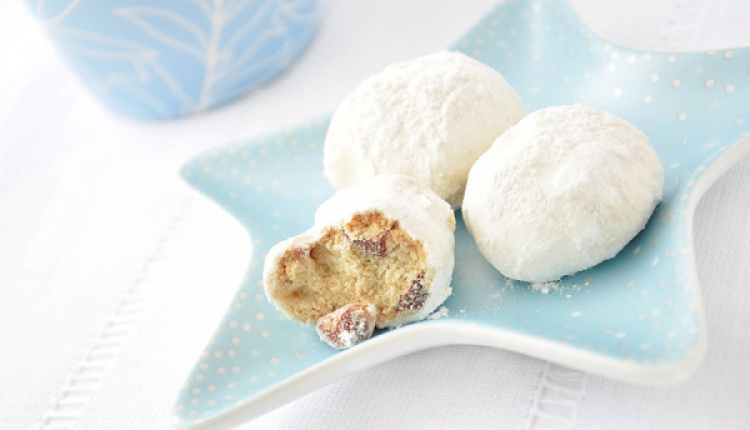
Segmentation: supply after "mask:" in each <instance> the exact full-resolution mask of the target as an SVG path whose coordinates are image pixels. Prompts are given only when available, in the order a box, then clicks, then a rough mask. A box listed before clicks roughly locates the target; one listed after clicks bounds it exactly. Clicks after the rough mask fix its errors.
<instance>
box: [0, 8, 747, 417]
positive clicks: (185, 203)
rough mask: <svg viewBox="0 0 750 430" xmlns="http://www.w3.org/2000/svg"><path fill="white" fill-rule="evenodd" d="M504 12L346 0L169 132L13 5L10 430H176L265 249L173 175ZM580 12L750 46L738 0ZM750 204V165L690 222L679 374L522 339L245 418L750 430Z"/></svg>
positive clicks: (378, 372) (6, 255) (5, 118)
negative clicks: (131, 115)
mask: <svg viewBox="0 0 750 430" xmlns="http://www.w3.org/2000/svg"><path fill="white" fill-rule="evenodd" d="M654 3H658V4H656V5H654ZM492 4H493V1H490V0H471V1H463V2H448V1H440V2H439V3H437V4H436V3H435V2H434V1H432V0H412V1H410V2H402V1H399V0H381V1H378V2H366V1H361V0H359V1H342V0H335V1H330V2H328V7H327V9H328V10H327V14H326V17H325V20H324V22H323V25H322V27H321V29H320V33H319V34H318V36H317V38H316V39H315V41H314V42H313V44H312V45H311V47H310V49H309V51H308V52H307V53H305V54H304V55H303V57H302V59H301V60H300V61H299V62H298V63H297V64H296V65H295V66H294V67H293V68H292V69H291V70H290V71H289V72H288V73H286V74H285V75H284V76H282V77H281V78H280V79H277V80H276V81H274V82H272V83H271V84H270V85H268V86H266V87H264V88H262V89H260V90H258V91H255V92H254V93H253V94H252V95H251V96H249V97H246V98H244V99H242V100H240V101H238V102H236V103H233V104H231V105H229V106H226V107H224V108H221V109H218V110H216V111H213V112H209V113H207V114H203V115H199V116H194V117H189V118H183V119H178V120H174V121H166V122H162V123H155V122H138V121H133V120H129V119H126V118H121V117H116V116H114V115H112V114H110V113H109V112H107V111H106V110H104V109H103V108H101V107H100V106H99V104H98V102H96V101H95V100H93V99H92V98H91V96H89V95H88V93H87V92H85V90H84V89H83V87H82V85H81V84H80V83H79V81H78V80H77V78H76V77H75V76H74V75H73V73H72V72H70V71H68V69H67V67H66V66H65V64H64V62H63V60H62V59H61V58H60V57H58V56H57V54H56V53H55V51H54V49H53V47H52V46H51V44H50V42H49V41H48V40H47V39H46V38H45V37H44V35H43V33H42V30H41V27H40V26H38V25H37V23H35V22H34V21H33V19H32V16H31V13H30V12H29V11H28V10H27V9H26V7H25V5H24V4H23V2H21V1H20V0H12V1H10V2H7V4H4V5H3V6H4V9H3V13H2V14H0V58H2V60H1V61H0V63H1V64H2V65H0V327H1V328H0V429H3V430H10V429H13V430H17V429H164V428H169V426H170V421H169V420H170V417H169V416H170V407H171V405H172V403H173V402H174V400H175V397H176V394H177V392H178V390H179V389H180V387H181V385H182V382H183V379H184V378H185V376H186V375H187V373H188V371H189V370H190V368H191V367H192V365H193V363H194V360H195V359H196V357H197V356H198V354H199V353H200V351H201V350H202V347H203V345H204V343H205V342H206V340H207V339H208V338H209V337H210V335H211V333H212V332H213V330H214V327H215V325H216V324H217V323H218V321H219V320H220V318H221V316H222V315H223V313H224V310H225V307H226V306H227V305H228V303H229V302H230V299H231V297H232V296H233V295H234V291H235V289H236V288H237V286H238V285H239V282H240V280H241V278H242V275H243V273H244V270H245V265H246V264H247V260H248V258H249V256H250V251H251V242H250V240H249V239H248V237H247V235H246V234H245V232H244V231H243V229H242V228H241V227H240V226H239V224H238V223H237V222H236V221H234V220H233V219H232V218H231V217H230V216H229V215H228V214H226V213H224V212H223V211H222V210H220V209H219V208H218V207H217V206H215V205H214V204H212V203H210V202H209V201H208V200H207V199H205V198H203V197H201V196H199V195H198V194H197V193H195V192H194V191H192V190H190V189H189V188H188V186H187V185H185V184H184V183H183V182H182V181H181V180H180V179H179V178H178V176H177V172H178V169H179V166H180V165H181V164H182V163H184V162H185V161H186V160H188V159H190V158H191V157H192V156H193V155H195V154H197V153H199V152H201V151H203V150H206V149H208V148H211V147H214V146H218V145H223V144H225V143H228V142H230V141H232V140H235V139H241V138H245V137H248V136H253V135H256V134H259V133H262V132H269V131H273V130H275V129H278V128H280V127H283V126H292V125H294V124H297V123H300V122H302V121H304V120H306V119H308V118H310V117H314V116H318V115H320V114H324V113H328V112H330V111H332V110H333V109H334V108H335V107H336V105H337V104H338V103H339V102H340V101H341V100H343V98H344V97H345V96H346V94H347V93H348V92H349V91H351V89H353V88H354V87H355V86H356V85H357V84H358V83H359V81H360V80H362V79H364V78H365V77H367V76H369V75H371V74H373V73H376V72H378V71H379V70H382V69H383V67H385V66H386V65H388V64H390V63H393V62H396V61H403V60H406V59H410V58H414V57H416V56H419V55H424V54H427V53H431V52H435V51H437V50H439V49H442V48H444V47H446V46H449V45H450V44H451V43H453V41H455V40H456V39H457V38H458V37H459V36H460V35H461V34H462V33H463V32H464V31H466V30H467V29H468V28H470V27H471V25H473V24H474V23H475V22H476V21H477V20H478V19H479V18H480V17H481V16H482V15H483V14H484V13H485V12H487V11H488V10H489V9H490V8H491V7H492ZM572 4H573V6H574V8H575V9H576V10H577V11H578V12H579V13H580V14H581V15H582V17H583V19H584V20H585V21H587V22H589V23H591V26H592V28H593V29H594V30H595V31H597V32H599V33H600V34H601V35H602V36H604V37H605V38H608V39H610V40H611V41H613V42H615V43H620V44H623V45H626V46H629V47H634V48H640V49H660V50H681V51H689V50H698V49H719V48H728V47H737V46H750V27H748V26H747V25H746V23H745V22H744V21H745V20H746V18H747V17H748V16H750V3H748V2H745V1H743V0H718V1H714V2H701V1H687V0H684V1H682V0H681V1H678V0H673V1H665V2H651V1H649V0H637V1H626V0H617V1H613V2H597V1H595V0H575V1H573V2H572ZM746 120H748V121H750V118H747V119H746ZM748 213H750V158H747V159H745V160H743V161H741V162H740V163H739V164H738V165H737V166H735V167H734V168H733V169H732V170H730V171H729V172H728V173H727V174H726V175H725V176H724V177H723V178H722V179H720V180H719V181H718V182H717V184H716V185H715V186H714V187H712V188H711V189H710V190H709V191H708V193H707V194H706V196H705V197H704V200H703V201H702V202H701V204H700V205H699V208H698V212H697V214H696V222H695V250H696V261H697V265H698V273H699V276H700V279H701V287H702V290H703V299H704V303H705V308H706V315H707V325H708V327H707V328H708V336H709V346H708V353H707V355H706V358H705V360H704V362H703V364H702V365H701V366H700V368H699V369H698V371H697V372H696V373H695V375H693V376H692V377H691V378H690V379H689V380H687V381H685V382H683V383H681V384H678V385H674V386H667V387H642V386H634V385H629V384H624V383H619V382H613V381H610V380H606V379H602V378H599V377H596V376H592V375H588V374H586V373H585V372H580V371H576V370H570V369H566V368H564V367H561V366H558V365H553V364H549V363H546V362H544V361H541V360H538V359H534V358H530V357H526V356H523V355H520V354H515V353H512V352H508V351H503V350H497V349H491V348H483V347H471V346H455V347H443V348H436V349H432V350H427V351H422V352H419V353H415V354H411V355H408V356H405V357H402V358H399V359H396V360H393V361H390V362H387V363H385V364H382V365H380V366H376V367H374V368H372V369H369V370H366V371H363V372H361V373H358V374H356V375H353V376H351V377H349V378H346V379H344V380H341V381H339V382H336V383H334V384H331V385H329V386H327V387H325V388H322V389H320V390H318V391H315V392H313V393H311V394H309V395H307V396H305V397H303V398H301V399H299V400H297V401H295V402H292V403H290V404H288V405H286V406H284V407H282V408H280V409H277V410H275V411H272V412H270V413H268V414H266V415H264V416H262V417H260V418H258V419H256V420H254V421H251V422H248V423H247V424H245V425H243V426H242V427H241V428H243V429H290V428H291V429H294V428H305V429H328V428H358V429H370V428H371V429H375V428H378V429H379V428H430V429H436V428H466V429H485V428H503V429H504V428H516V429H520V428H524V429H547V428H550V429H572V428H576V429H601V428H612V429H633V428H638V429H672V428H674V429H677V428H679V429H686V428H687V429H702V428H722V429H740V428H750V408H748V407H747V405H749V404H750V389H748V387H750V333H749V332H748V327H750V312H748V311H747V309H750V290H749V289H748V286H750V264H748V262H750V223H748V217H747V214H748ZM436 375H437V376H436Z"/></svg>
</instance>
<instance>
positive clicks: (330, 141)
mask: <svg viewBox="0 0 750 430" xmlns="http://www.w3.org/2000/svg"><path fill="white" fill-rule="evenodd" d="M524 115H525V110H524V108H523V105H522V103H521V99H520V98H519V97H518V95H517V94H516V92H515V91H514V90H513V88H511V86H510V85H508V83H507V82H506V81H505V79H504V78H503V77H502V75H500V74H499V73H498V72H497V71H495V70H494V69H492V68H491V67H489V66H487V65H485V64H483V63H481V62H479V61H477V60H474V59H472V58H470V57H467V56H466V55H464V54H461V53H459V52H452V51H441V52H438V53H435V54H432V55H427V56H424V57H420V58H417V59H414V60H411V61H407V62H403V63H398V64H394V65H392V66H390V67H388V68H386V69H385V70H383V71H382V72H381V73H379V74H377V75H375V76H372V77H371V78H369V79H367V80H365V81H363V82H362V83H361V84H360V85H359V86H358V87H357V88H356V89H355V90H354V92H352V93H351V94H350V95H349V96H348V97H347V98H346V99H345V100H344V101H343V103H341V105H340V106H339V108H338V109H336V111H335V112H334V114H333V117H332V118H331V125H330V127H329V129H328V133H327V135H326V141H325V148H324V175H325V176H326V177H327V178H328V180H329V181H330V182H331V184H332V185H333V186H334V187H335V188H337V189H342V188H345V187H348V186H351V185H356V184H361V183H364V182H366V181H367V180H369V179H372V178H373V177H375V176H377V175H378V174H381V173H398V174H403V175H408V176H411V177H413V178H415V179H417V180H418V181H419V182H420V183H422V184H424V185H426V186H428V187H430V188H431V189H432V190H433V191H435V193H437V194H438V195H439V196H440V197H441V198H443V199H445V200H446V201H448V203H450V204H451V205H452V206H453V207H458V206H460V204H461V201H462V199H463V193H464V188H465V185H466V177H467V175H468V173H469V169H470V168H471V166H472V164H473V163H474V161H476V159H477V158H478V157H479V156H480V155H481V154H482V153H483V152H484V151H486V150H487V148H489V147H490V145H491V144H492V142H493V141H494V140H495V138H497V136H499V135H500V134H502V133H503V132H504V131H505V130H506V129H508V127H510V126H512V125H513V124H515V123H517V122H518V121H519V120H520V119H521V118H522V117H523V116H524Z"/></svg>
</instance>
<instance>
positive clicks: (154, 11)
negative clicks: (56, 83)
mask: <svg viewBox="0 0 750 430" xmlns="http://www.w3.org/2000/svg"><path fill="white" fill-rule="evenodd" d="M29 2H30V4H31V7H32V10H33V11H34V13H35V14H36V16H37V17H38V18H39V19H40V20H41V21H42V23H43V25H44V26H45V28H46V30H47V33H48V34H49V36H50V37H51V38H52V39H53V41H54V42H55V44H56V45H57V47H58V48H59V49H60V51H62V53H63V54H64V56H65V57H66V58H67V60H68V61H69V63H70V64H71V65H72V67H73V69H75V70H76V71H77V72H78V73H79V75H80V76H81V77H82V79H83V81H84V83H85V84H86V85H87V86H88V87H89V88H91V90H92V91H94V92H95V93H96V94H98V95H99V97H100V98H101V99H102V100H103V101H104V103H105V104H107V105H108V106H110V107H111V108H112V109H114V110H115V111H117V112H120V113H123V114H126V115H131V116H136V117H140V118H149V119H162V118H170V117H174V116H179V115H185V114H189V113H193V112H199V111H203V110H206V109H208V108H211V107H213V106H217V105H220V104H222V103H225V102H227V101H229V100H231V99H233V98H236V97H238V96H240V95H242V94H245V93H247V92H248V91H249V90H251V89H252V88H254V87H257V86H258V85H260V84H262V83H263V82H265V81H267V80H269V79H271V78H273V77H274V76H276V75H278V74H279V73H280V72H282V71H283V70H284V69H285V68H286V67H287V66H289V64H290V63H292V62H293V61H294V60H295V59H296V58H297V57H298V56H299V55H300V54H301V53H302V51H303V50H304V49H305V47H306V46H307V45H308V43H309V42H310V39H311V38H312V36H313V34H314V33H315V30H316V29H317V26H318V21H319V18H320V13H319V7H318V3H317V0H57V1H49V0H48V1H45V0H29Z"/></svg>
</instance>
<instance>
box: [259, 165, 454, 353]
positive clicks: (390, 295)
mask: <svg viewBox="0 0 750 430" xmlns="http://www.w3.org/2000/svg"><path fill="white" fill-rule="evenodd" d="M454 229H455V218H454V215H453V211H451V209H450V206H449V205H448V204H447V203H446V202H445V201H443V200H442V199H440V198H439V197H438V196H437V195H436V194H435V193H434V192H432V191H431V190H430V189H428V188H427V187H425V186H423V185H421V184H419V183H417V182H416V181H415V180H414V179H412V178H409V177H406V176H401V175H381V176H378V177H376V178H374V179H373V180H372V181H370V182H367V183H365V184H363V185H361V186H357V187H351V188H347V189H345V190H342V191H339V192H338V193H336V194H335V195H334V196H333V197H332V198H331V199H329V200H328V201H327V202H325V203H323V205H321V206H320V208H319V209H318V211H317V212H316V215H315V225H314V226H313V227H312V228H311V229H309V230H308V231H306V232H305V233H303V234H301V235H299V236H296V237H293V238H290V239H288V240H285V241H283V242H280V243H278V244H276V245H275V246H274V247H273V248H271V250H270V251H269V253H268V256H267V257H266V261H265V266H264V275H263V276H264V285H265V290H266V295H267V296H268V298H269V300H270V301H271V303H273V304H274V305H275V306H276V307H277V308H278V309H280V310H281V311H283V312H284V313H285V314H286V315H287V316H288V317H289V318H290V319H292V320H295V321H299V322H302V323H305V324H315V323H316V322H317V323H318V324H317V325H318V332H319V334H321V338H323V339H324V340H326V339H327V342H328V343H329V344H331V345H332V346H334V347H337V348H339V347H348V346H351V345H352V344H354V343H356V342H358V341H361V340H363V339H366V338H367V337H369V334H370V333H371V332H372V330H371V327H372V326H374V325H376V326H377V327H381V328H382V327H395V326H398V325H401V324H405V323H408V322H412V321H417V320H420V319H423V318H424V317H426V316H427V315H429V314H430V313H431V312H432V311H434V310H435V309H436V308H437V307H438V306H439V305H440V304H442V303H443V301H445V299H446V298H447V297H448V296H449V295H450V293H451V288H450V281H451V276H452V273H453V265H454V237H453V230H454ZM344 307H346V309H342V308H344ZM324 317H325V320H323V321H321V318H324ZM355 341H356V342H355Z"/></svg>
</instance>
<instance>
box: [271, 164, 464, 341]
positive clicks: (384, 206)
mask: <svg viewBox="0 0 750 430" xmlns="http://www.w3.org/2000/svg"><path fill="white" fill-rule="evenodd" d="M373 212H378V213H381V214H383V215H384V216H386V217H387V218H389V219H391V220H397V221H398V222H399V224H400V226H401V228H402V229H403V230H404V231H405V232H406V233H408V234H409V235H410V236H411V237H412V238H414V239H416V240H418V241H419V242H421V243H422V245H423V247H424V251H425V254H426V256H427V261H426V264H427V266H429V267H431V268H433V269H434V278H433V280H432V283H431V284H430V290H429V295H428V296H427V297H426V298H425V300H424V304H423V305H422V307H421V309H419V310H418V311H417V312H413V309H406V311H407V312H399V313H397V314H396V317H395V318H393V319H391V320H389V321H386V322H383V323H378V325H377V326H378V327H379V328H384V327H395V326H398V325H402V324H406V323H409V322H413V321H418V320H421V319H424V318H425V317H426V316H427V315H429V314H430V313H432V312H433V311H434V310H435V309H436V308H437V307H438V306H440V305H441V304H442V303H443V302H444V301H445V299H447V298H448V296H449V295H450V294H451V291H452V290H451V287H450V282H451V279H452V275H453V266H454V264H455V256H454V247H455V239H454V235H453V231H454V229H455V216H454V214H453V211H452V210H451V208H450V206H449V205H448V204H447V203H446V202H445V201H444V200H442V199H441V198H440V197H438V196H437V195H436V194H435V193H434V192H432V191H431V190H430V189H429V188H427V187H425V186H423V185H421V184H419V183H418V182H416V181H415V180H414V179H413V178H410V177H407V176H403V175H389V174H387V175H380V176H377V177H376V178H374V179H373V180H371V181H369V182H367V183H365V184H362V185H360V186H356V187H350V188H346V189H344V190H341V191H339V192H337V193H336V194H335V195H334V196H333V197H331V198H330V199H329V200H327V201H326V202H325V203H323V204H322V205H321V206H320V207H319V208H318V210H317V212H316V213H315V225H314V226H313V227H312V228H310V229H309V230H307V231H306V232H304V233H302V234H301V235H299V236H295V237H292V238H289V239H287V240H285V241H282V242H279V243H277V244H276V245H274V246H273V247H272V248H271V250H270V251H269V252H268V255H267V257H266V260H265V264H264V272H263V277H264V285H265V289H266V296H267V297H268V298H269V300H271V302H272V303H273V304H274V305H275V306H276V307H277V308H278V309H279V310H281V311H282V312H284V313H285V314H286V315H287V316H288V317H290V318H292V319H295V318H294V316H293V312H292V311H291V309H289V308H288V304H286V303H285V302H283V301H280V300H274V299H273V294H271V292H270V291H269V287H270V286H271V285H272V284H273V283H274V281H275V280H274V279H273V277H274V276H275V268H276V266H277V264H278V262H279V260H280V259H281V258H282V257H283V255H284V252H285V251H286V250H287V249H297V250H300V251H301V252H305V251H307V252H309V249H310V248H311V247H312V246H314V244H315V243H316V242H317V241H318V240H320V238H321V237H322V233H323V232H324V231H325V230H326V229H327V228H328V227H329V226H340V225H343V224H345V223H347V222H348V221H349V220H351V219H352V217H354V216H355V215H357V214H367V213H373Z"/></svg>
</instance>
